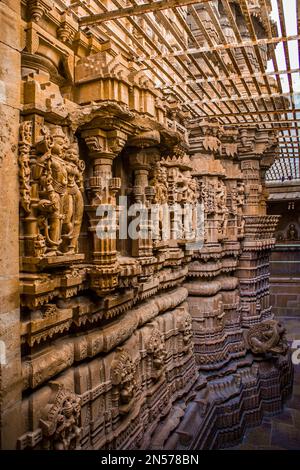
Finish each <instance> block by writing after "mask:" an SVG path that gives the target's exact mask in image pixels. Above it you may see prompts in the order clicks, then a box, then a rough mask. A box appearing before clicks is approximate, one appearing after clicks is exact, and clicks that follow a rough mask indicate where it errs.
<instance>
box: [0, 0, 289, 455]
mask: <svg viewBox="0 0 300 470" xmlns="http://www.w3.org/2000/svg"><path fill="white" fill-rule="evenodd" d="M4 3H7V5H6V4H5V6H4V5H3V2H2V3H1V8H2V12H3V13H2V14H3V15H4V14H5V18H4V21H3V24H4V25H5V28H3V29H1V32H0V34H1V35H3V40H2V39H1V46H0V48H2V49H3V52H2V55H1V61H3V63H5V67H3V72H1V73H2V74H3V76H0V80H1V81H0V91H1V94H0V107H1V109H0V111H1V116H2V119H1V121H2V124H3V126H2V132H3V135H2V136H1V139H0V152H1V153H0V165H1V192H0V198H1V220H0V227H1V240H4V243H1V244H0V246H1V248H0V250H1V263H2V266H1V277H0V280H1V296H2V298H1V302H0V309H1V310H0V312H1V316H0V322H1V323H0V326H1V330H0V331H1V341H3V343H4V345H5V348H6V350H5V353H6V359H7V364H1V366H0V367H1V383H0V387H1V390H0V391H1V393H0V400H1V401H0V413H1V447H2V448H4V449H15V448H17V449H22V450H25V449H26V450H33V449H48V450H56V449H64V450H69V449H127V448H128V449H133V448H164V447H165V448H181V446H183V448H219V447H224V446H226V445H230V444H231V443H233V442H235V441H237V440H238V439H240V438H241V436H242V433H243V429H244V426H246V425H248V424H249V425H253V424H255V423H259V422H260V420H261V418H262V416H263V415H264V414H268V413H275V412H279V411H280V409H281V407H282V403H283V401H284V399H285V398H286V397H287V396H288V394H289V393H290V389H291V379H292V368H291V364H290V360H289V355H288V348H287V345H286V342H285V338H284V331H283V329H282V327H281V326H280V325H278V324H277V322H276V321H274V320H273V314H272V310H271V305H270V298H269V256H270V252H271V249H272V248H273V247H274V244H275V239H274V231H275V227H276V224H277V222H278V217H277V216H276V215H267V214H266V197H267V194H266V190H265V184H264V174H265V171H266V169H267V168H268V167H269V166H270V165H271V164H272V161H273V159H274V152H275V150H276V148H277V145H278V141H277V136H276V132H274V130H272V129H271V128H268V127H266V126H265V127H264V128H261V127H259V126H255V125H253V126H248V127H244V128H237V127H236V126H231V125H223V124H222V123H221V122H218V121H217V120H214V119H209V118H206V117H205V116H204V115H203V116H202V115H201V118H200V117H199V116H198V117H196V118H195V115H194V114H193V113H192V112H191V109H190V108H189V107H188V106H187V105H186V107H184V105H183V104H182V103H180V102H179V101H178V96H176V93H175V92H174V93H173V92H172V93H171V92H170V93H164V92H163V91H162V90H159V89H158V87H157V86H156V85H157V71H156V70H154V69H150V70H145V67H144V66H143V64H142V63H140V62H139V61H137V60H133V58H135V59H136V56H139V55H140V53H144V54H149V53H150V52H153V50H154V51H155V50H156V49H155V47H156V48H157V43H158V41H162V42H163V43H164V45H165V47H166V48H168V47H169V44H168V37H169V32H168V28H169V30H170V28H171V29H172V30H173V31H175V32H176V29H174V28H175V27H176V28H177V29H178V27H179V26H180V22H179V24H177V21H178V18H177V17H174V18H173V17H172V18H173V19H172V21H173V23H174V24H175V26H174V25H173V26H172V24H173V23H171V26H169V27H168V23H167V24H166V21H164V22H162V24H160V21H161V16H160V13H159V12H158V13H156V15H152V14H151V15H149V16H148V17H147V18H146V19H145V21H144V19H143V18H142V19H141V18H140V19H139V22H137V23H134V22H133V21H134V20H132V19H130V18H129V19H122V20H121V21H119V22H117V23H113V27H110V26H108V28H110V29H105V27H103V28H102V29H101V28H100V29H99V31H98V32H97V34H95V35H92V34H90V32H89V31H88V30H86V29H85V28H81V29H80V28H79V23H78V17H77V16H76V15H77V14H79V13H83V12H82V11H81V8H82V7H81V6H78V7H74V8H75V9H74V11H73V13H70V12H69V11H65V10H62V8H61V5H60V4H56V3H54V4H53V2H50V1H49V0H29V1H25V0H24V1H22V2H21V6H22V12H21V13H20V11H19V10H18V8H17V7H18V3H19V2H13V1H12V2H4ZM107 5H108V4H107ZM91 7H95V5H93V1H91V2H89V5H88V6H87V7H86V8H87V9H88V10H89V9H90V8H91ZM234 8H236V13H237V18H239V11H238V10H237V7H234ZM4 12H5V13H4ZM199 12H200V14H201V15H202V18H203V22H204V23H203V24H204V25H205V30H206V31H211V33H212V34H216V32H215V31H214V26H213V24H212V23H211V22H210V23H209V21H208V18H207V15H206V14H205V12H204V11H202V7H199ZM85 13H87V12H86V11H85ZM219 14H220V15H221V13H219ZM253 14H254V13H253ZM176 18H177V19H176ZM155 21H157V23H158V25H159V28H157V30H156V36H157V37H154V36H153V37H152V36H151V37H149V39H148V41H145V39H143V38H142V37H141V30H142V29H143V28H145V27H146V26H147V24H148V25H150V24H151V25H153V23H155ZM178 30H179V31H180V29H178ZM227 33H228V29H227ZM195 34H197V35H198V38H199V40H201V41H204V39H205V38H203V37H202V36H201V34H200V32H199V31H197V32H196V33H195ZM108 36H109V37H108ZM174 37H175V36H174ZM177 37H178V34H177ZM21 38H22V40H21ZM206 40H207V38H206ZM155 41H156V43H155ZM179 41H181V43H182V45H183V46H187V44H188V42H187V35H186V34H182V36H181V37H180V38H179ZM180 60H181V59H180ZM237 60H239V61H240V62H241V63H242V58H241V57H237ZM201 61H202V62H201ZM251 61H252V65H253V67H257V63H256V60H255V58H254V57H252V58H251ZM265 62H266V61H265ZM265 65H266V64H265ZM196 66H198V67H200V66H203V59H199V62H198V65H197V61H194V63H193V67H196ZM174 69H176V68H175V67H174V65H173V64H172V61H170V62H168V73H174ZM193 71H194V70H193ZM194 72H195V71H194ZM11 77H14V79H12V78H11ZM218 87H219V88H218V90H217V91H216V96H217V95H218V93H220V92H222V90H221V85H220V86H219V85H218ZM186 89H187V90H188V87H187V88H186ZM1 157H2V158H1ZM2 188H4V190H2ZM124 198H125V199H126V204H125V203H124ZM126 205H128V207H127V208H126ZM134 205H136V206H138V207H139V208H142V209H143V210H144V211H145V212H144V213H146V215H145V216H144V217H143V218H141V219H140V220H139V223H138V224H137V223H136V220H135V219H134V214H133V213H131V212H130V210H131V209H132V206H134ZM166 207H167V208H168V209H169V208H171V210H170V213H168V214H167V216H166V213H165V212H164V208H166ZM130 208H131V209H130ZM154 208H156V211H154ZM174 208H176V210H175V209H174ZM99 209H100V211H99ZM127 209H128V210H129V209H130V210H129V212H128V210H127ZM150 209H153V213H154V215H153V217H152V215H151V214H150V212H149V211H150ZM188 210H189V211H190V212H188ZM176 211H177V212H176ZM186 215H187V216H188V218H185V216H186ZM196 215H197V216H196ZM197 217H199V219H197ZM166 222H167V225H166ZM183 222H184V223H183ZM200 222H201V223H200ZM134 223H135V224H136V226H137V225H139V228H140V232H141V235H140V236H139V237H136V238H134V237H132V236H131V235H130V234H129V233H128V230H129V227H131V228H132V227H133V225H134ZM198 223H199V226H198ZM124 224H125V228H126V234H125V236H122V230H123V228H124ZM153 226H155V235H156V236H153V232H152V233H151V232H150V228H152V229H153ZM178 227H180V230H179V229H178ZM104 234H105V236H104ZM123 235H124V234H123ZM227 403H229V405H228V406H227ZM191 409H192V411H191V412H189V411H188V410H191ZM243 410H246V411H245V412H244V411H243ZM191 418H193V420H194V421H193V422H191V421H190V419H191ZM187 429H188V431H187ZM181 431H182V432H181ZM189 433H192V434H191V435H190V436H189ZM178 436H181V438H178ZM182 436H183V437H182ZM184 436H186V439H185V438H184ZM182 440H183V442H182Z"/></svg>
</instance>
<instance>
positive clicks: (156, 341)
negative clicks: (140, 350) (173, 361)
mask: <svg viewBox="0 0 300 470" xmlns="http://www.w3.org/2000/svg"><path fill="white" fill-rule="evenodd" d="M146 350H147V353H148V358H149V360H150V364H151V365H150V371H151V372H150V373H151V377H152V379H154V380H155V381H156V380H158V379H159V378H160V377H161V376H162V374H163V372H164V370H165V359H166V355H167V352H166V347H165V341H164V338H163V335H162V333H161V332H160V331H159V329H158V328H155V327H153V329H152V331H151V334H150V337H149V339H148V341H147V344H146Z"/></svg>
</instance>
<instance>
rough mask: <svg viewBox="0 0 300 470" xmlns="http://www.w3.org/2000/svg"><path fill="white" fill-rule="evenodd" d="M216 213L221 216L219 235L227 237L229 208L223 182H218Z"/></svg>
mask: <svg viewBox="0 0 300 470" xmlns="http://www.w3.org/2000/svg"><path fill="white" fill-rule="evenodd" d="M216 212H217V214H218V215H219V217H220V219H219V230H218V231H219V233H221V234H223V235H225V234H226V229H227V220H228V208H227V206H226V186H225V184H224V183H223V181H218V185H217V188H216Z"/></svg>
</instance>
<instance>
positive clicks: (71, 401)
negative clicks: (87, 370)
mask: <svg viewBox="0 0 300 470" xmlns="http://www.w3.org/2000/svg"><path fill="white" fill-rule="evenodd" d="M52 388H53V397H52V399H51V402H50V403H49V404H48V405H47V406H46V408H45V410H44V412H43V416H42V418H41V419H40V426H41V429H42V434H43V441H42V447H43V448H44V449H47V450H50V449H53V450H78V449H80V447H81V446H80V438H81V427H80V413H81V405H80V398H79V397H78V396H76V395H75V394H74V393H71V392H69V391H68V390H66V389H64V387H63V386H62V385H57V384H54V385H52Z"/></svg>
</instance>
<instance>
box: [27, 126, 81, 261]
mask: <svg viewBox="0 0 300 470" xmlns="http://www.w3.org/2000/svg"><path fill="white" fill-rule="evenodd" d="M42 133H43V135H44V138H43V139H42V140H41V141H40V142H38V143H37V145H36V151H37V154H38V158H37V162H36V165H35V169H34V179H35V180H36V181H37V182H38V186H39V197H40V201H39V204H38V209H39V212H40V214H41V216H40V218H39V220H40V227H41V229H42V230H43V231H44V232H45V237H46V244H47V253H46V254H47V256H52V255H60V254H74V253H75V250H76V246H77V241H78V237H79V232H80V227H81V222H82V216H83V197H82V193H81V192H82V189H83V185H82V173H83V170H84V162H83V161H81V160H79V158H78V147H77V144H75V143H73V144H71V145H70V143H69V141H68V139H67V138H66V135H65V134H64V132H63V131H62V129H61V127H59V126H55V127H54V128H52V129H51V132H49V130H48V129H47V128H44V129H43V131H42Z"/></svg>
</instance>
